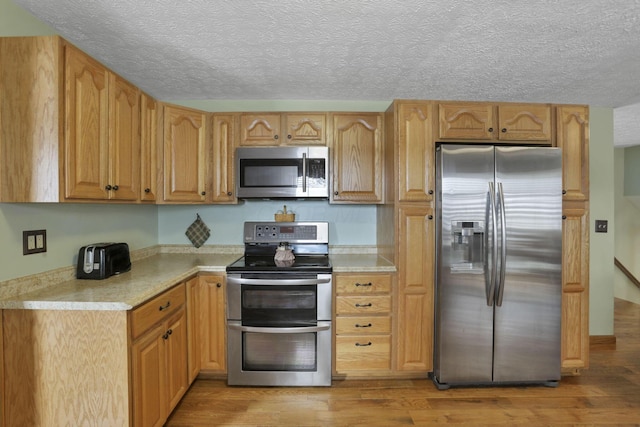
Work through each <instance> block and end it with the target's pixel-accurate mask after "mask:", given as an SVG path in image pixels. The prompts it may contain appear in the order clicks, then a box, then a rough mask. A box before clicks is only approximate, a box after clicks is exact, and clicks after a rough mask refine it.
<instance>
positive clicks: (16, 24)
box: [0, 0, 55, 37]
mask: <svg viewBox="0 0 640 427" xmlns="http://www.w3.org/2000/svg"><path fill="white" fill-rule="evenodd" d="M51 34H55V31H54V30H53V29H52V28H51V27H49V26H48V25H46V24H45V23H43V22H42V21H40V20H38V19H37V18H35V17H34V16H33V15H31V14H30V13H29V12H27V11H25V10H24V9H23V8H21V7H20V6H18V5H16V4H15V3H14V2H12V1H11V0H0V37H7V36H48V35H51Z"/></svg>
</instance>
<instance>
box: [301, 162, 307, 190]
mask: <svg viewBox="0 0 640 427" xmlns="http://www.w3.org/2000/svg"><path fill="white" fill-rule="evenodd" d="M302 192H303V193H306V192H307V153H302Z"/></svg>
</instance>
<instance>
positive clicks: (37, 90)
mask: <svg viewBox="0 0 640 427" xmlns="http://www.w3.org/2000/svg"><path fill="white" fill-rule="evenodd" d="M0 59H1V61H2V67H0V68H2V69H1V70H0V85H1V86H2V100H1V101H0V102H1V103H2V104H1V108H0V114H1V116H0V122H1V123H2V126H1V130H0V150H1V153H2V155H1V156H0V159H1V160H0V162H2V165H1V167H0V200H1V201H3V202H59V201H99V200H126V201H137V200H139V183H140V93H139V90H138V89H137V88H136V87H135V86H133V85H131V84H130V83H128V82H126V81H125V80H124V79H122V78H120V77H119V76H118V75H117V74H115V73H113V72H111V71H110V70H108V69H107V68H105V67H104V66H102V65H101V64H100V63H99V62H97V61H95V60H93V59H92V58H90V57H89V56H87V55H85V54H84V53H83V52H82V51H80V50H78V49H76V48H75V47H73V46H72V45H70V44H69V43H67V42H65V41H64V40H62V39H61V38H59V37H57V36H48V37H8V38H1V39H0ZM25 117H29V118H31V119H30V120H25Z"/></svg>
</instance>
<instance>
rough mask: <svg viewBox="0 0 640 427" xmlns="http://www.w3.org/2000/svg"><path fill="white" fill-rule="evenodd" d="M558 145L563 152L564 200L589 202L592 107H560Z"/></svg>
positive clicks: (557, 126)
mask: <svg viewBox="0 0 640 427" xmlns="http://www.w3.org/2000/svg"><path fill="white" fill-rule="evenodd" d="M556 128H557V132H556V133H557V136H556V144H557V146H558V147H560V148H562V192H563V200H565V201H568V200H575V201H584V200H589V107H588V106H586V105H562V106H557V107H556Z"/></svg>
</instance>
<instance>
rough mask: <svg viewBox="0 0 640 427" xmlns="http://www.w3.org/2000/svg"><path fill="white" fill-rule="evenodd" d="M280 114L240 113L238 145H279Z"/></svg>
mask: <svg viewBox="0 0 640 427" xmlns="http://www.w3.org/2000/svg"><path fill="white" fill-rule="evenodd" d="M280 117H281V116H280V114H279V113H272V114H269V113H266V114H242V115H241V116H240V145H279V144H280V137H281V135H280Z"/></svg>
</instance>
